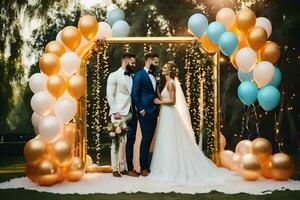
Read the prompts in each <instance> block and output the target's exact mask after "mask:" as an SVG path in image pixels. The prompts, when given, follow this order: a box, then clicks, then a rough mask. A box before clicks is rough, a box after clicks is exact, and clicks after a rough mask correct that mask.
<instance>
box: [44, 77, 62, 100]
mask: <svg viewBox="0 0 300 200" xmlns="http://www.w3.org/2000/svg"><path fill="white" fill-rule="evenodd" d="M47 89H48V91H49V92H50V94H52V96H54V97H55V98H58V97H60V96H61V95H62V94H63V93H64V92H65V90H66V81H65V79H64V78H63V77H62V76H60V75H55V76H50V77H49V79H48V81H47Z"/></svg>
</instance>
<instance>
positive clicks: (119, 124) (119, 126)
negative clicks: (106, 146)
mask: <svg viewBox="0 0 300 200" xmlns="http://www.w3.org/2000/svg"><path fill="white" fill-rule="evenodd" d="M105 131H106V133H107V134H109V136H110V137H111V138H112V143H114V144H115V147H116V148H115V150H116V152H118V151H119V147H120V142H121V141H122V140H123V139H125V137H126V133H127V131H128V126H127V124H126V121H124V120H118V121H115V122H112V123H110V124H108V126H107V127H105Z"/></svg>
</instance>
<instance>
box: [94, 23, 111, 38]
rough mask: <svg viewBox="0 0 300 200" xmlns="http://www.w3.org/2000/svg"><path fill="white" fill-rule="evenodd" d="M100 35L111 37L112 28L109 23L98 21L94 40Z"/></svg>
mask: <svg viewBox="0 0 300 200" xmlns="http://www.w3.org/2000/svg"><path fill="white" fill-rule="evenodd" d="M101 37H104V38H110V37H112V30H111V28H110V25H109V24H108V23H106V22H99V23H98V32H97V33H96V35H95V37H94V40H95V41H96V40H99V39H100V38H101Z"/></svg>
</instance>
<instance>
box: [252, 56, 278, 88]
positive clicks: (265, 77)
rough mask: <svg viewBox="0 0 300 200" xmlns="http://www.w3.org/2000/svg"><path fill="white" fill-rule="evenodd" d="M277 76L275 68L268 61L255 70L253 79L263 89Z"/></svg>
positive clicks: (259, 64)
mask: <svg viewBox="0 0 300 200" xmlns="http://www.w3.org/2000/svg"><path fill="white" fill-rule="evenodd" d="M274 75H275V67H274V65H273V64H272V63H270V62H268V61H262V62H260V63H258V64H257V65H256V67H255V68H254V70H253V78H254V80H255V82H256V83H257V85H258V86H259V87H260V88H262V87H264V86H266V85H267V84H269V83H270V82H271V81H272V79H273V77H274Z"/></svg>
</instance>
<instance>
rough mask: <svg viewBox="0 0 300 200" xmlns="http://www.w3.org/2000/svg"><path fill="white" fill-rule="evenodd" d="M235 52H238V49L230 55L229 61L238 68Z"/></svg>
mask: <svg viewBox="0 0 300 200" xmlns="http://www.w3.org/2000/svg"><path fill="white" fill-rule="evenodd" d="M237 52H238V50H236V51H235V52H234V53H233V54H232V55H231V56H230V62H231V64H232V65H233V66H234V67H235V68H236V69H239V67H238V66H237V64H236V61H235V58H236V54H237Z"/></svg>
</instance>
